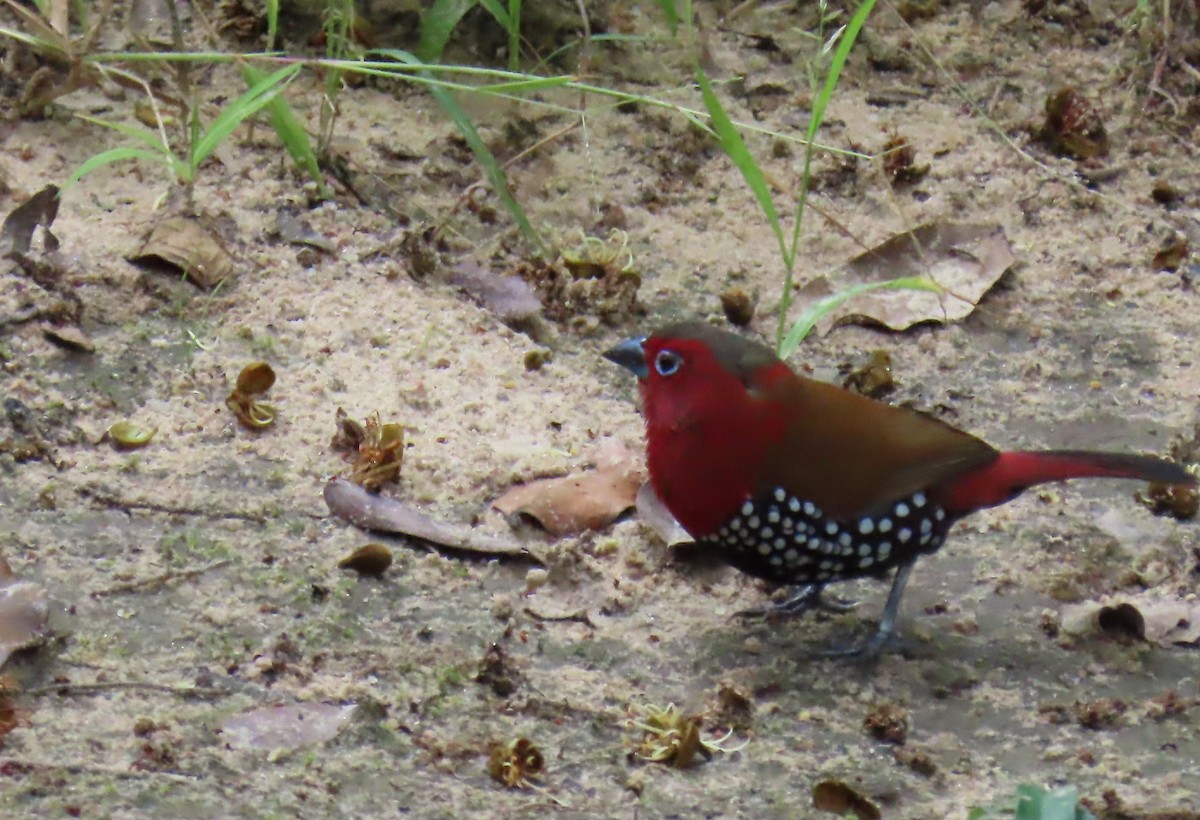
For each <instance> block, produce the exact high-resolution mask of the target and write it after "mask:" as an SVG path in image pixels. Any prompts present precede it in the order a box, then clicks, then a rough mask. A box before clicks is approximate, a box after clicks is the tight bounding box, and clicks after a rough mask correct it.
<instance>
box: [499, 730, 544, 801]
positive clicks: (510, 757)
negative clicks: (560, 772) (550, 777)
mask: <svg viewBox="0 0 1200 820" xmlns="http://www.w3.org/2000/svg"><path fill="white" fill-rule="evenodd" d="M545 767H546V759H545V757H543V755H542V752H541V750H540V749H538V747H537V746H535V745H534V743H533V741H532V740H529V739H528V738H524V737H519V738H516V739H515V740H510V741H507V742H496V743H493V744H492V748H491V752H490V754H489V755H488V774H490V775H491V776H492V779H493V780H495V781H496V782H497V783H501V784H503V785H505V786H507V787H508V788H510V789H527V788H530V787H531V786H532V785H533V781H534V780H537V779H539V778H540V777H541V776H542V774H543V773H544V771H545Z"/></svg>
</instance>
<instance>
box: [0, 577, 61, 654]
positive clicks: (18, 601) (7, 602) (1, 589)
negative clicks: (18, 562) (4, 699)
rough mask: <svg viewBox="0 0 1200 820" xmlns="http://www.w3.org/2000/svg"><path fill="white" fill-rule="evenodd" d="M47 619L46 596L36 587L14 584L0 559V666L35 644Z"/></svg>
mask: <svg viewBox="0 0 1200 820" xmlns="http://www.w3.org/2000/svg"><path fill="white" fill-rule="evenodd" d="M49 616H50V596H49V595H48V594H47V593H46V589H45V588H44V587H42V586H41V585H40V584H35V583H33V582H32V581H18V580H17V577H16V576H15V575H13V571H12V568H11V567H9V565H8V561H6V560H4V559H3V558H0V666H3V665H4V664H5V662H7V661H8V658H9V656H10V655H12V653H13V652H16V651H17V650H20V649H25V648H26V647H28V646H31V645H33V644H35V643H37V641H38V638H39V637H40V636H41V634H42V631H43V630H44V629H45V628H46V619H47V618H48V617H49Z"/></svg>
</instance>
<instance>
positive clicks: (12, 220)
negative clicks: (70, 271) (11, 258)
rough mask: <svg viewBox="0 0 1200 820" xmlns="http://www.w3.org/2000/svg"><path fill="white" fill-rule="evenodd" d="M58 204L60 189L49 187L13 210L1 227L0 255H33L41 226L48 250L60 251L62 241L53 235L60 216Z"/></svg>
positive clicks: (53, 186) (54, 186)
mask: <svg viewBox="0 0 1200 820" xmlns="http://www.w3.org/2000/svg"><path fill="white" fill-rule="evenodd" d="M58 203H59V198H58V186H56V185H47V186H46V187H45V188H43V189H42V190H40V191H38V192H37V193H36V194H34V195H33V196H31V197H29V199H27V200H25V201H24V202H22V203H21V204H20V205H18V206H17V207H16V208H13V210H12V212H11V213H9V215H8V216H6V217H5V218H4V224H3V225H0V252H3V253H9V252H12V253H17V254H26V253H29V249H30V248H31V247H32V245H33V232H34V231H36V230H37V228H38V226H39V225H40V226H41V227H42V230H43V231H44V232H45V237H46V239H45V242H46V245H45V247H46V250H48V251H53V250H56V249H57V248H58V240H57V239H56V238H55V237H54V234H52V233H50V226H51V225H53V224H54V219H55V217H57V216H58Z"/></svg>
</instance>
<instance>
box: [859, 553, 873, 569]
mask: <svg viewBox="0 0 1200 820" xmlns="http://www.w3.org/2000/svg"><path fill="white" fill-rule="evenodd" d="M874 563H875V559H874V558H872V557H871V556H869V555H868V556H867V557H866V558H863V559H862V560H861V561H859V562H858V565H859V566H860V567H861V568H862V569H866V568H867V567H869V566H871V564H874Z"/></svg>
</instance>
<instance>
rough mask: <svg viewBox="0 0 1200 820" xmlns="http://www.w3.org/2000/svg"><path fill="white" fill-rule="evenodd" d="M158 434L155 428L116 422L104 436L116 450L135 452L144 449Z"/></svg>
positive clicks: (128, 422) (133, 423) (127, 422)
mask: <svg viewBox="0 0 1200 820" xmlns="http://www.w3.org/2000/svg"><path fill="white" fill-rule="evenodd" d="M157 432H158V428H157V427H146V426H145V425H141V424H138V423H136V422H132V421H118V422H116V423H115V424H113V425H112V426H111V427H109V428H108V432H106V433H105V434H104V435H105V437H106V438H107V439H108V440H109V441H111V442H112V443H113V446H114V447H116V448H117V449H118V450H136V449H138V448H140V447H145V446H146V445H147V444H149V443H150V440H151V439H153V438H154V434H155V433H157Z"/></svg>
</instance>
